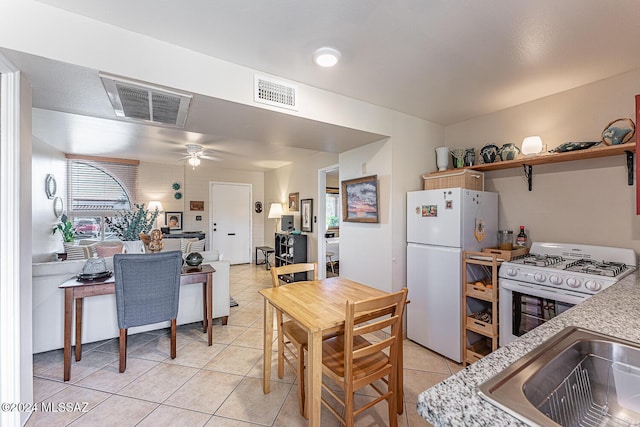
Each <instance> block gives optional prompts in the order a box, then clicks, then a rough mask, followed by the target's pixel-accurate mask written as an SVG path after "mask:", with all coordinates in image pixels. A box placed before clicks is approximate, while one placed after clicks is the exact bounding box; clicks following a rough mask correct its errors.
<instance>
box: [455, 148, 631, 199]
mask: <svg viewBox="0 0 640 427" xmlns="http://www.w3.org/2000/svg"><path fill="white" fill-rule="evenodd" d="M635 152H636V144H635V143H627V144H620V145H606V146H601V147H593V148H588V149H586V150H577V151H569V152H566V153H551V154H543V155H540V156H532V157H521V158H518V159H515V160H506V161H502V162H495V163H485V164H481V165H475V166H467V167H466V168H467V169H472V170H476V171H482V172H486V171H493V170H501V169H513V168H519V167H523V168H524V173H525V176H526V177H527V178H528V180H529V191H531V187H532V177H533V166H535V165H544V164H548V163H561V162H569V161H572V160H585V159H595V158H598V157H609V156H617V155H621V154H625V155H626V156H627V172H628V179H627V184H629V185H633V179H634V171H633V169H634V166H633V165H634V153H635Z"/></svg>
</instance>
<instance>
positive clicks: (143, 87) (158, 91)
mask: <svg viewBox="0 0 640 427" xmlns="http://www.w3.org/2000/svg"><path fill="white" fill-rule="evenodd" d="M100 78H101V79H102V84H103V85H104V88H105V90H106V91H107V95H108V96H109V100H110V101H111V105H113V109H114V111H115V113H116V116H117V117H118V118H120V119H123V120H128V121H137V122H145V123H157V124H163V125H169V126H177V127H184V124H185V122H186V120H187V111H188V109H189V104H190V102H191V98H192V96H191V95H189V94H186V93H180V92H175V91H171V90H167V89H164V88H159V87H155V86H151V85H148V84H145V83H141V82H133V81H130V80H126V79H123V78H121V77H116V76H112V75H109V74H104V73H100Z"/></svg>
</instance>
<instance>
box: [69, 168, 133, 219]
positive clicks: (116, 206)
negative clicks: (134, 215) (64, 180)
mask: <svg viewBox="0 0 640 427" xmlns="http://www.w3.org/2000/svg"><path fill="white" fill-rule="evenodd" d="M68 157H69V156H68ZM67 166H68V168H67V171H68V183H69V184H68V203H67V206H68V211H69V213H70V214H71V215H72V216H73V215H74V214H75V215H85V214H100V215H103V214H109V213H113V212H116V211H121V210H129V209H131V207H132V206H133V204H134V203H135V202H136V200H137V194H138V162H134V161H124V162H120V161H117V160H116V159H113V160H111V159H110V160H98V159H95V158H80V157H76V156H74V157H73V158H68V160H67Z"/></svg>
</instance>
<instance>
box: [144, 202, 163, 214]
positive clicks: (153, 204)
mask: <svg viewBox="0 0 640 427" xmlns="http://www.w3.org/2000/svg"><path fill="white" fill-rule="evenodd" d="M156 208H157V209H158V212H163V211H164V208H163V207H162V203H161V202H159V201H157V200H152V201H150V202H149V207H148V209H149V212H155V211H156Z"/></svg>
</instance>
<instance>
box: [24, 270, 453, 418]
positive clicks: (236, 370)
mask: <svg viewBox="0 0 640 427" xmlns="http://www.w3.org/2000/svg"><path fill="white" fill-rule="evenodd" d="M270 280H271V279H270V275H269V273H268V272H267V271H265V269H264V266H255V265H248V264H245V265H236V266H232V267H231V279H230V282H231V285H230V286H231V295H232V296H233V298H234V299H235V300H236V301H237V302H238V304H239V306H238V307H233V308H231V314H230V316H229V322H228V325H226V326H222V324H221V323H220V322H219V321H215V322H214V327H213V341H214V344H213V346H212V347H208V346H207V345H206V334H204V333H203V332H202V329H201V324H200V323H194V324H189V325H182V326H180V327H178V338H177V340H178V344H177V346H178V349H177V357H176V359H173V360H172V359H171V358H170V357H169V337H168V330H160V331H153V332H146V333H140V334H135V335H131V336H130V337H129V343H128V359H127V370H126V371H125V373H123V374H120V373H118V340H117V338H114V339H111V340H107V341H101V342H97V343H90V344H85V345H83V355H82V360H81V361H80V362H77V363H76V362H75V361H73V362H72V369H71V380H70V381H69V382H66V383H64V382H63V381H62V350H54V351H50V352H46V353H39V354H36V355H34V357H33V368H34V377H33V382H34V399H35V401H36V402H54V403H56V404H57V402H88V405H87V407H86V409H87V411H86V412H78V411H75V412H57V413H50V412H49V413H44V412H37V413H34V414H33V415H32V416H31V418H30V419H29V421H28V423H27V425H28V426H66V425H72V426H110V425H112V426H119V427H122V426H153V427H156V426H174V425H181V426H183V427H189V426H255V425H262V426H286V427H290V426H305V425H307V422H306V420H305V419H304V418H302V416H301V415H300V413H299V412H298V403H297V389H296V387H295V386H294V382H295V375H294V374H293V372H292V371H291V370H289V369H285V376H284V378H283V379H279V378H277V369H276V364H277V361H276V360H277V357H274V358H273V361H274V366H273V367H272V372H273V377H272V382H271V393H270V394H268V395H265V394H263V393H262V384H261V375H262V358H261V355H262V297H261V296H260V295H259V294H258V293H257V291H258V290H259V289H262V288H265V287H270V286H271V282H270ZM87 315H90V313H88V314H87ZM274 349H275V346H274ZM72 359H73V358H72ZM460 369H462V368H461V366H460V365H458V364H456V363H453V362H451V361H450V360H447V359H445V358H443V357H442V356H439V355H437V354H435V353H433V352H431V351H429V350H427V349H425V348H423V347H421V346H419V345H417V344H415V343H413V342H411V341H408V340H405V341H404V395H405V398H404V400H405V411H404V413H403V415H402V416H401V417H399V425H400V426H425V425H428V423H427V422H426V421H425V420H424V419H422V418H421V417H420V415H418V413H417V411H416V401H417V396H418V394H419V393H420V392H422V391H423V390H425V389H427V388H429V387H431V386H432V385H434V384H436V383H438V382H440V381H442V380H443V379H445V378H446V377H448V376H450V375H451V374H453V373H455V372H457V371H459V370H460ZM368 394H369V395H370V394H371V390H367V388H365V389H363V390H361V391H360V395H359V396H358V400H359V401H360V402H356V404H358V403H360V404H361V403H362V402H366V400H367V399H368V398H369V397H368V396H367V395H368ZM386 411H387V409H386V404H384V403H381V404H379V405H375V406H374V407H373V408H370V409H369V410H367V411H366V412H364V413H363V414H361V415H360V416H359V417H358V418H357V420H356V425H359V426H375V425H386V424H387V415H386ZM322 425H325V426H337V425H339V423H338V422H337V420H336V419H335V418H334V417H333V416H332V415H331V414H330V413H329V412H328V411H327V410H326V409H323V413H322Z"/></svg>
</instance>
